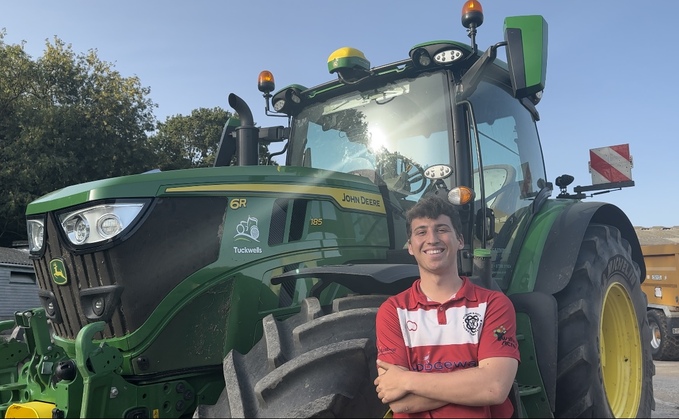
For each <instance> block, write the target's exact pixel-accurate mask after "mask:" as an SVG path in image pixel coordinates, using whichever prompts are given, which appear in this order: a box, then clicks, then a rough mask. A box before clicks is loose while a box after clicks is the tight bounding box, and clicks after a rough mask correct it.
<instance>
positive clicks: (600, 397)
mask: <svg viewBox="0 0 679 419" xmlns="http://www.w3.org/2000/svg"><path fill="white" fill-rule="evenodd" d="M555 297H556V299H557V302H558V307H559V343H558V345H559V346H558V364H557V371H558V372H557V388H556V393H557V398H556V412H555V415H556V416H557V417H571V418H576V417H600V418H604V417H618V418H620V417H646V418H648V417H651V416H650V415H651V410H652V409H654V408H655V402H654V399H653V386H652V381H651V380H652V377H653V374H655V367H654V365H653V359H652V357H651V348H650V341H651V334H650V329H649V327H648V320H647V318H646V298H645V294H644V293H643V292H642V291H641V286H640V270H639V266H638V265H637V264H636V263H635V262H634V261H633V260H632V256H631V250H630V246H629V243H628V242H627V241H626V240H624V239H623V238H622V237H621V236H620V232H619V231H618V229H616V228H615V227H612V226H608V225H602V224H591V225H590V226H589V227H588V228H587V231H586V233H585V237H584V239H583V242H582V246H581V248H580V253H579V254H578V259H577V262H576V266H575V269H574V271H573V275H572V277H571V280H570V282H569V284H568V285H567V286H566V288H564V289H563V290H562V291H560V292H558V293H557V294H556V295H555Z"/></svg>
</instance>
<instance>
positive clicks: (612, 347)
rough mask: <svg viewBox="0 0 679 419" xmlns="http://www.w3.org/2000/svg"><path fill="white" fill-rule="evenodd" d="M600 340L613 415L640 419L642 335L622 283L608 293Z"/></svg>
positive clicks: (609, 402) (610, 287)
mask: <svg viewBox="0 0 679 419" xmlns="http://www.w3.org/2000/svg"><path fill="white" fill-rule="evenodd" d="M599 337H600V339H599V345H600V347H599V350H600V353H601V370H602V374H603V378H604V389H605V391H606V398H607V399H608V404H609V405H610V407H611V411H612V413H613V416H614V417H616V418H622V417H627V418H629V417H636V415H637V411H638V410H639V403H640V400H641V386H642V380H643V370H642V368H643V365H642V348H641V343H642V342H641V334H640V332H639V325H638V324H637V316H636V313H635V311H634V306H633V305H632V299H631V298H630V296H629V294H628V293H627V290H626V289H625V287H623V286H622V284H620V283H618V282H616V283H613V284H611V285H610V286H609V287H608V290H606V295H605V296H604V302H603V307H602V314H601V325H600V330H599Z"/></svg>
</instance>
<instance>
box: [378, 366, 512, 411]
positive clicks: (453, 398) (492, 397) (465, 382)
mask: <svg viewBox="0 0 679 419" xmlns="http://www.w3.org/2000/svg"><path fill="white" fill-rule="evenodd" d="M378 366H379V367H380V368H383V369H384V370H385V372H384V374H382V375H380V376H378V377H377V379H376V380H375V383H376V385H377V392H378V393H377V394H378V397H379V398H380V399H381V400H382V402H383V403H389V404H390V405H391V403H393V402H395V401H398V400H401V399H402V398H403V397H404V396H406V395H407V394H414V395H417V396H421V397H424V398H428V399H434V401H437V402H443V404H447V403H455V404H461V405H466V406H491V405H496V404H500V403H502V402H504V401H505V399H506V398H507V395H508V394H509V391H510V390H511V387H512V384H513V383H514V377H515V376H516V371H517V369H518V361H517V360H516V359H514V358H503V357H496V358H487V359H484V360H482V361H480V362H479V365H478V367H474V368H467V369H463V370H458V371H453V372H449V373H441V374H428V373H421V372H414V371H405V370H403V369H401V368H398V367H396V366H394V365H391V364H387V363H384V362H381V361H378ZM443 404H441V406H442V405H443ZM407 407H408V408H409V409H408V411H410V406H407ZM392 409H393V408H392ZM394 411H395V410H394Z"/></svg>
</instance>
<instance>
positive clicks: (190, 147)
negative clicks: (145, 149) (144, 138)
mask: <svg viewBox="0 0 679 419" xmlns="http://www.w3.org/2000/svg"><path fill="white" fill-rule="evenodd" d="M230 116H231V114H230V113H229V112H227V111H225V110H224V109H222V108H220V107H215V108H212V109H207V108H199V109H194V110H193V111H192V112H191V115H189V116H183V115H175V116H171V117H168V118H167V119H166V120H165V122H159V123H158V125H157V131H156V133H155V134H154V135H152V136H151V138H150V139H149V142H150V145H151V147H152V149H153V151H154V153H155V156H156V163H157V165H158V168H159V169H161V170H171V169H188V168H192V167H207V166H212V165H213V164H214V161H215V156H216V153H217V149H218V147H219V141H220V139H221V135H222V130H223V128H224V124H225V123H226V121H227V120H228V119H229V117H230Z"/></svg>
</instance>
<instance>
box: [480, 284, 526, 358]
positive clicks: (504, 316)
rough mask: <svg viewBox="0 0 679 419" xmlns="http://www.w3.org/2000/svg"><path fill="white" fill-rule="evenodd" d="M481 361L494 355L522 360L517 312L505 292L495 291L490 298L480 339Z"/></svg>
mask: <svg viewBox="0 0 679 419" xmlns="http://www.w3.org/2000/svg"><path fill="white" fill-rule="evenodd" d="M478 357H479V358H478V359H479V361H480V360H482V359H485V358H492V357H509V358H515V359H516V360H518V361H521V356H520V354H519V345H518V342H517V341H516V312H515V311H514V306H513V304H512V302H511V301H510V300H509V297H507V296H506V295H505V294H503V293H501V292H493V295H492V297H491V298H489V300H488V307H487V309H486V317H485V319H484V324H483V329H482V330H481V338H480V341H479V354H478Z"/></svg>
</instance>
